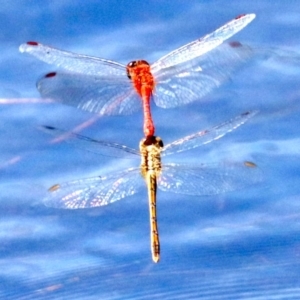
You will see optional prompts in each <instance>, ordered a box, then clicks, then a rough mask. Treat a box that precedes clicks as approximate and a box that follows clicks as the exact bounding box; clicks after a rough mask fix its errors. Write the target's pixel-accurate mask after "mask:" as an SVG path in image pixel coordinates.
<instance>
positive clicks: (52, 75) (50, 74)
mask: <svg viewBox="0 0 300 300" xmlns="http://www.w3.org/2000/svg"><path fill="white" fill-rule="evenodd" d="M56 74H57V73H56V72H51V73H48V74H46V75H45V78H51V77H54V76H56Z"/></svg>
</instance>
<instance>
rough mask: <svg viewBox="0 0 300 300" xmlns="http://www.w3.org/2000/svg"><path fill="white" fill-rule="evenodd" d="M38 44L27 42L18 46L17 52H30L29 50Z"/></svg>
mask: <svg viewBox="0 0 300 300" xmlns="http://www.w3.org/2000/svg"><path fill="white" fill-rule="evenodd" d="M38 45H39V43H38V42H34V41H29V42H26V43H23V44H21V45H20V46H19V51H20V52H21V53H24V52H30V50H31V49H32V47H36V46H38Z"/></svg>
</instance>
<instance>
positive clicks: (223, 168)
mask: <svg viewBox="0 0 300 300" xmlns="http://www.w3.org/2000/svg"><path fill="white" fill-rule="evenodd" d="M256 113H257V111H252V112H246V113H243V114H241V115H239V116H237V117H235V118H233V119H231V120H229V121H226V122H224V123H222V124H220V125H217V126H215V127H212V128H211V129H208V130H202V131H199V132H196V133H193V134H191V135H188V136H186V137H183V138H181V139H178V140H176V141H174V142H171V143H169V144H167V145H165V146H164V145H163V141H162V139H161V138H160V137H157V136H151V137H144V138H143V139H142V140H141V142H140V149H139V150H136V149H132V148H130V147H127V146H125V145H121V144H118V143H111V142H106V141H100V140H95V139H92V138H89V137H85V136H82V135H79V134H76V133H68V139H67V140H66V141H68V142H70V143H73V144H75V145H78V146H79V147H81V148H85V149H87V150H89V148H90V149H91V151H92V152H97V153H99V154H102V155H106V154H107V153H109V154H111V153H112V152H114V153H116V154H117V153H119V154H120V156H122V155H124V156H123V157H126V158H133V157H136V158H140V159H141V163H140V166H139V167H133V168H128V169H126V170H123V171H118V172H115V173H113V174H108V175H107V176H96V177H92V178H85V179H79V180H74V181H71V182H67V183H61V184H55V185H53V186H52V187H50V188H49V190H48V191H49V193H48V195H47V197H46V198H45V199H44V203H45V205H46V206H49V207H54V208H61V209H83V208H92V207H98V206H105V205H108V204H111V203H113V202H115V201H117V200H121V199H124V198H126V197H128V196H131V195H134V194H136V193H138V192H141V191H142V190H143V189H144V188H145V183H146V187H147V191H148V200H149V211H150V237H151V242H150V245H151V252H152V260H153V261H154V262H155V263H157V262H158V261H159V259H160V241H159V232H158V225H157V212H156V194H157V189H160V190H162V191H166V192H173V193H178V194H184V195H192V196H203V195H216V194H219V193H224V192H229V191H233V190H237V189H241V188H243V187H246V186H248V185H250V184H254V183H256V182H259V181H260V180H261V173H260V170H259V168H258V167H257V166H256V165H255V163H253V162H250V161H248V162H247V161H245V162H226V163H213V164H204V163H201V164H193V165H189V164H175V163H162V158H164V157H166V156H168V155H170V154H175V153H179V152H183V151H187V150H190V149H194V148H197V147H200V146H202V145H205V144H208V143H210V142H212V141H214V140H217V139H219V138H221V137H222V136H224V135H225V134H227V133H228V132H231V131H233V130H234V129H236V128H238V127H239V126H241V125H242V124H244V123H245V122H247V121H248V120H249V119H250V118H252V117H253V116H254V115H255V114H256ZM43 130H45V131H46V132H47V133H50V134H52V135H54V136H61V135H62V134H63V135H65V134H66V132H65V131H63V130H61V129H57V128H54V127H49V126H46V127H44V128H43Z"/></svg>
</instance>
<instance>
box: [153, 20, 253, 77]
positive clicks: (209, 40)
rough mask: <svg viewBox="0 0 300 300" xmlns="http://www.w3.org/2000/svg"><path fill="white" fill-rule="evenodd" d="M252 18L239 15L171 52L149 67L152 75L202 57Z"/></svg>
mask: <svg viewBox="0 0 300 300" xmlns="http://www.w3.org/2000/svg"><path fill="white" fill-rule="evenodd" d="M254 18H255V14H246V15H240V16H238V17H236V18H235V19H233V20H231V21H230V22H228V23H226V24H225V25H223V26H222V27H220V28H219V29H217V30H215V31H214V32H212V33H210V34H207V35H206V36H204V37H202V38H200V39H198V40H196V41H193V42H191V43H189V44H187V45H184V46H182V47H180V48H178V49H176V50H174V51H172V52H171V53H169V54H167V55H165V56H163V57H162V58H160V59H159V60H158V61H157V62H155V63H154V64H153V65H152V66H151V69H152V72H153V74H154V75H156V73H157V72H160V70H161V69H166V68H169V67H172V66H174V65H178V64H181V63H183V62H186V61H189V60H192V59H194V58H196V57H199V56H201V55H203V54H204V53H206V52H208V51H210V50H212V49H213V48H215V47H217V46H218V45H220V44H221V43H222V42H223V41H225V40H227V39H229V38H230V37H231V36H233V35H234V34H236V33H237V32H239V31H240V30H242V29H243V28H244V27H245V26H247V25H248V24H249V23H250V22H251V21H252V20H253V19H254Z"/></svg>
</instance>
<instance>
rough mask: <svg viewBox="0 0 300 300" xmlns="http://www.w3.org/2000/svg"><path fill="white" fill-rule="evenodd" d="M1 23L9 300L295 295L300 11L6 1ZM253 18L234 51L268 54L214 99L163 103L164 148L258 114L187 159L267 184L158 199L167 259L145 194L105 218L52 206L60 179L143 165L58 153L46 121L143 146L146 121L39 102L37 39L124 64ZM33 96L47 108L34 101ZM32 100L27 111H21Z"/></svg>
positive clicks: (3, 245) (1, 166)
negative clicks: (222, 165) (154, 252)
mask: <svg viewBox="0 0 300 300" xmlns="http://www.w3.org/2000/svg"><path fill="white" fill-rule="evenodd" d="M4 2H5V3H2V4H1V13H0V16H1V17H0V28H2V30H1V34H0V41H1V53H2V55H1V59H0V65H1V73H0V82H1V84H0V100H1V106H0V119H1V123H0V124H1V125H0V127H1V130H0V138H1V143H0V153H1V157H0V178H1V181H0V195H1V198H0V298H1V299H162V298H166V299H299V298H300V288H299V286H300V281H299V277H300V276H299V275H300V237H299V230H300V222H299V219H300V196H299V194H300V193H299V192H300V184H299V179H300V173H299V168H300V162H299V154H300V150H299V149H300V147H299V142H300V139H299V111H300V105H299V97H300V88H299V75H300V71H299V70H300V69H299V67H300V59H299V57H300V56H299V54H300V53H299V45H300V40H299V24H300V10H299V1H288V2H287V1H267V0H261V1H244V0H242V1H232V2H224V1H188V2H187V1H179V0H176V1H172V3H167V2H160V1H148V2H145V3H144V4H141V3H140V1H130V4H129V2H125V1H124V2H121V1H112V0H110V1H85V2H83V1H63V2H61V1H51V2H48V4H45V3H42V4H41V3H38V2H37V1H19V0H16V1H12V2H8V1H4ZM241 13H256V15H257V18H256V19H255V20H254V21H253V22H252V23H251V24H250V25H248V27H246V28H245V29H244V30H243V31H241V32H240V33H238V34H237V35H236V36H234V37H233V38H232V40H239V41H241V42H242V43H244V44H248V45H250V46H251V47H253V49H255V51H256V53H257V56H256V57H255V58H254V59H253V60H251V61H249V63H247V64H246V65H244V66H243V68H241V69H239V70H238V71H237V72H236V73H235V74H233V75H232V78H231V80H230V82H228V83H227V84H225V85H223V86H222V87H221V88H219V89H218V90H215V91H214V92H213V93H212V94H210V95H209V96H208V97H207V98H206V99H207V101H205V103H200V102H199V103H193V104H191V105H188V106H184V107H181V108H176V109H171V110H163V109H160V108H156V107H153V114H154V120H155V124H156V127H157V134H159V135H160V136H161V137H162V138H163V139H164V141H165V143H168V142H171V141H173V140H175V139H177V138H180V137H183V136H185V135H188V134H191V133H193V132H196V131H199V130H201V129H207V128H209V127H211V126H214V125H217V124H219V123H220V122H223V121H226V120H229V119H230V118H232V117H235V116H237V115H238V114H240V113H242V112H245V111H247V110H259V114H257V115H256V116H255V117H254V118H253V119H251V120H250V121H249V122H248V123H246V124H245V125H243V126H242V127H240V128H238V129H237V130H236V131H234V132H232V133H230V134H228V135H226V136H225V137H223V138H222V139H220V140H218V141H215V142H213V143H211V144H208V145H207V146H203V147H201V148H199V149H198V150H193V151H191V152H190V153H188V152H186V153H183V154H181V155H180V157H178V160H179V159H181V160H182V159H183V160H185V161H187V162H189V161H191V160H192V159H194V161H195V158H196V160H197V161H199V162H209V163H210V162H218V161H244V160H249V161H253V162H255V163H256V164H257V165H258V167H259V168H260V170H261V171H262V173H263V181H262V182H261V183H259V184H257V185H255V186H249V188H246V189H243V190H239V191H236V192H233V193H228V194H222V195H218V196H214V197H191V196H182V195H175V194H171V193H159V194H158V219H159V229H160V234H161V248H162V249H161V251H162V254H161V261H160V262H159V264H153V263H152V260H151V255H150V247H149V232H148V231H149V228H148V227H149V224H148V223H149V221H148V204H147V195H146V191H145V192H144V193H141V194H138V195H136V196H132V197H128V198H126V199H123V200H122V201H118V202H116V203H114V204H111V205H109V206H106V207H100V208H94V209H87V210H72V211H70V210H56V209H51V208H47V207H45V206H44V205H43V204H42V199H43V197H44V196H45V194H46V191H47V188H49V187H50V186H51V185H53V184H55V183H57V182H64V181H68V180H73V179H78V178H84V177H90V176H96V175H102V174H107V173H110V172H113V171H117V170H121V169H123V168H127V167H130V166H136V162H134V161H131V160H120V159H116V158H111V157H109V158H107V157H103V156H99V155H96V154H93V153H90V152H88V151H84V150H82V149H79V148H74V147H73V146H72V145H70V144H67V143H60V144H54V145H53V144H50V140H51V137H49V136H48V135H47V134H45V133H44V132H43V131H40V130H39V129H38V127H39V126H40V125H52V126H56V127H58V128H63V129H66V130H72V129H73V128H75V127H76V126H78V125H80V124H82V123H83V122H87V121H90V122H91V125H90V126H88V127H86V128H85V129H84V130H83V132H82V133H83V134H84V135H87V136H90V137H93V138H98V139H101V140H109V141H115V142H119V143H123V144H126V145H128V146H130V147H133V148H136V147H137V146H138V142H139V140H140V139H141V137H142V126H141V124H142V117H141V115H140V114H138V113H137V114H134V115H132V116H127V117H102V118H98V119H95V116H94V115H92V114H89V113H87V112H83V111H80V110H76V109H74V108H71V107H66V106H63V105H60V104H53V103H52V104H49V103H41V102H40V101H39V94H38V92H37V91H36V89H35V82H36V80H37V78H39V76H41V75H42V74H44V73H46V72H48V71H51V70H55V68H53V66H49V65H46V64H44V63H42V62H39V61H37V60H35V59H34V58H33V57H30V56H27V55H24V54H21V53H19V52H18V46H19V44H21V43H23V42H26V41H29V40H36V41H39V42H42V43H44V44H48V45H53V46H55V47H57V48H61V49H65V50H69V51H73V52H78V53H84V54H88V55H94V56H99V57H103V58H108V59H111V60H116V61H119V62H122V63H125V64H126V63H127V62H128V61H131V60H133V59H136V58H143V59H146V60H148V61H150V62H152V61H155V60H156V59H158V58H159V57H161V56H162V55H164V54H166V53H168V52H169V51H171V50H173V49H175V48H176V47H179V46H181V45H183V44H185V43H187V42H190V41H192V40H194V39H196V38H198V37H201V36H202V35H204V34H206V33H208V32H211V31H212V30H214V29H216V28H217V27H219V26H221V25H222V24H224V23H225V22H227V21H229V20H230V19H232V18H233V17H235V16H236V15H239V14H241ZM34 99H36V101H37V103H32V102H31V103H29V101H33V100H34ZM21 100H22V101H24V103H20V101H21Z"/></svg>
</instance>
